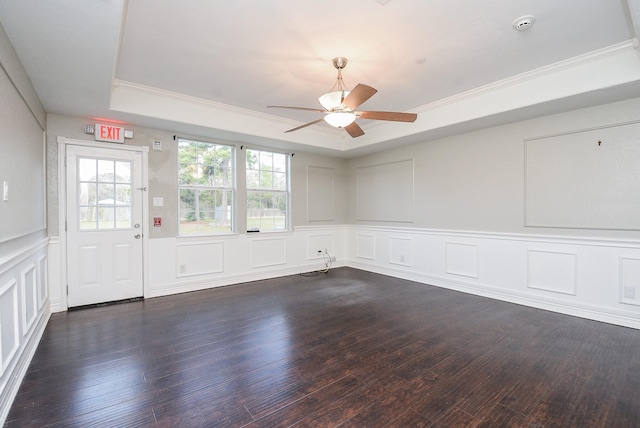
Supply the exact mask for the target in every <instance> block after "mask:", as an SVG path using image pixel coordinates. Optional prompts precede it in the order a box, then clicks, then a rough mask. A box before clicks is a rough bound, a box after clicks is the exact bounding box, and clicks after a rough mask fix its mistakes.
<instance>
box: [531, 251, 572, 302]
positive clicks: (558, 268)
mask: <svg viewBox="0 0 640 428" xmlns="http://www.w3.org/2000/svg"><path fill="white" fill-rule="evenodd" d="M527 265H528V268H527V284H528V287H529V288H535V289H538V290H544V291H552V292H554V293H562V294H570V295H575V294H576V256H575V254H572V253H560V252H552V251H538V250H529V251H528V263H527Z"/></svg>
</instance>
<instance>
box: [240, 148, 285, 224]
mask: <svg viewBox="0 0 640 428" xmlns="http://www.w3.org/2000/svg"><path fill="white" fill-rule="evenodd" d="M246 156H247V230H259V231H261V232H264V231H275V230H286V229H287V209H288V200H289V191H288V187H289V186H288V166H287V155H286V154H284V153H273V152H266V151H261V150H252V149H247V150H246Z"/></svg>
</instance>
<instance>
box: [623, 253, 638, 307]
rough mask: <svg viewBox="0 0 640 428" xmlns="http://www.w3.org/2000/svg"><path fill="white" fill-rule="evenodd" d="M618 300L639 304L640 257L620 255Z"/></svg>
mask: <svg viewBox="0 0 640 428" xmlns="http://www.w3.org/2000/svg"><path fill="white" fill-rule="evenodd" d="M620 302H621V303H626V304H629V305H638V306H640V259H637V258H630V257H620Z"/></svg>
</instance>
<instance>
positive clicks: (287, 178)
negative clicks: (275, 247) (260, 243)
mask: <svg viewBox="0 0 640 428" xmlns="http://www.w3.org/2000/svg"><path fill="white" fill-rule="evenodd" d="M249 152H259V153H268V154H271V155H282V156H284V168H285V171H284V190H280V189H276V188H273V187H272V188H264V187H261V188H254V187H249V171H257V172H258V176H259V175H260V174H259V173H260V171H264V170H263V169H261V168H260V167H261V166H262V165H261V164H260V161H258V165H259V169H257V170H256V169H249V165H248V160H249ZM244 161H245V162H244V167H245V209H246V212H245V220H246V222H247V223H246V229H247V232H248V233H251V232H260V233H283V232H290V231H291V230H292V228H291V155H290V154H289V153H286V152H281V151H278V150H273V149H268V148H260V147H245V160H244ZM273 165H274V163H273V161H272V169H271V170H268V171H269V172H271V173H272V174H273V173H281V172H282V171H278V170H276V169H275V167H274V166H273ZM258 180H259V181H260V179H258ZM272 182H273V181H272ZM250 193H277V194H281V195H283V196H284V200H285V202H286V210H285V213H284V228H282V229H276V228H273V229H266V230H265V229H263V228H262V227H260V228H259V230H257V231H254V230H251V229H252V228H251V227H250V226H249V225H250V221H249V213H250V208H249V199H250V197H249V194H250ZM260 218H263V217H260ZM273 222H274V223H275V219H274V220H273ZM260 225H262V222H260Z"/></svg>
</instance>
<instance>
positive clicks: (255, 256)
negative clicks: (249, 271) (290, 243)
mask: <svg viewBox="0 0 640 428" xmlns="http://www.w3.org/2000/svg"><path fill="white" fill-rule="evenodd" d="M252 244H253V245H252V246H251V267H252V268H254V269H255V268H263V267H268V266H278V265H285V264H287V240H286V239H285V238H273V239H255V240H253V241H252Z"/></svg>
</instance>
